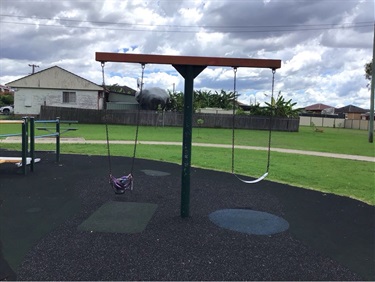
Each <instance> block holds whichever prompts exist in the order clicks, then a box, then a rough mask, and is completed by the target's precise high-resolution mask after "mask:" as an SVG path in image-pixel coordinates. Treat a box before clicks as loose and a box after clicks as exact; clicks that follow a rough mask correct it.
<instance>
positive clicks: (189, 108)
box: [174, 65, 206, 218]
mask: <svg viewBox="0 0 375 282" xmlns="http://www.w3.org/2000/svg"><path fill="white" fill-rule="evenodd" d="M174 67H175V69H176V70H177V71H178V72H179V73H180V74H181V75H182V76H183V77H184V78H185V89H184V123H183V140H182V175H181V217H183V218H185V217H188V216H189V209H190V166H191V139H192V128H193V123H192V116H193V92H194V78H195V77H196V76H197V75H198V74H200V73H201V72H202V71H203V70H204V69H205V68H206V67H205V66H191V65H174Z"/></svg>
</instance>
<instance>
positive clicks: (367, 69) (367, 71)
mask: <svg viewBox="0 0 375 282" xmlns="http://www.w3.org/2000/svg"><path fill="white" fill-rule="evenodd" d="M371 76H372V61H370V62H368V63H367V64H365V77H366V79H367V80H371Z"/></svg>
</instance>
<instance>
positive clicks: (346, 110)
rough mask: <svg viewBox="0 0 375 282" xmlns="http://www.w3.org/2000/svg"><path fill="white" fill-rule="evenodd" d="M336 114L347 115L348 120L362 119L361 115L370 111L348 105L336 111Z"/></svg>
mask: <svg viewBox="0 0 375 282" xmlns="http://www.w3.org/2000/svg"><path fill="white" fill-rule="evenodd" d="M336 112H337V113H338V114H345V118H346V119H361V115H362V114H364V113H366V112H368V110H365V109H362V108H360V107H356V106H353V105H348V106H345V107H342V108H338V109H336Z"/></svg>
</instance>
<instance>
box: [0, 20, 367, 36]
mask: <svg viewBox="0 0 375 282" xmlns="http://www.w3.org/2000/svg"><path fill="white" fill-rule="evenodd" d="M0 22H1V23H5V24H16V25H29V26H44V27H53V28H67V27H69V28H78V29H97V30H109V31H111V30H113V31H134V32H145V31H151V32H166V33H168V32H170V33H198V32H205V33H216V32H223V33H263V32H292V31H295V32H296V31H319V30H338V29H352V28H366V27H367V28H368V27H371V25H369V24H361V25H359V24H355V25H347V26H336V27H324V28H323V27H320V28H313V27H311V28H308V27H307V28H294V29H292V28H284V29H262V30H220V28H217V29H216V30H204V28H205V27H196V28H197V29H196V30H181V29H166V30H157V29H152V28H153V26H151V25H150V26H149V27H150V29H139V28H137V29H135V28H114V27H92V26H77V25H54V24H41V23H21V22H11V21H0ZM199 28H200V29H199Z"/></svg>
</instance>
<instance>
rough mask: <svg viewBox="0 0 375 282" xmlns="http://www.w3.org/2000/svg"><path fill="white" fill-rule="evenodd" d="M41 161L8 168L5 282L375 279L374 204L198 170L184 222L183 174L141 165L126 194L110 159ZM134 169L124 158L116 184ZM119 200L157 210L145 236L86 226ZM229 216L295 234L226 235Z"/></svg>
mask: <svg viewBox="0 0 375 282" xmlns="http://www.w3.org/2000/svg"><path fill="white" fill-rule="evenodd" d="M0 153H1V155H3V156H14V155H15V154H16V153H15V152H7V151H0ZM38 157H40V158H41V159H42V160H41V162H40V163H38V164H36V165H35V171H34V172H33V173H28V174H27V175H26V176H24V175H20V174H19V173H18V172H17V168H15V167H14V166H13V165H8V164H7V165H1V166H0V201H1V202H0V240H1V254H2V255H1V256H0V265H1V267H0V280H1V279H3V280H12V279H13V280H14V279H17V280H375V273H374V268H373V266H374V263H375V259H374V247H375V245H374V240H375V238H374V230H375V208H374V206H369V205H367V204H364V203H362V202H360V201H356V200H353V199H349V198H346V197H340V196H335V195H331V194H324V193H320V192H315V191H311V190H306V189H301V188H296V187H292V186H289V185H283V184H277V183H273V182H270V181H267V180H265V181H262V182H260V183H258V184H253V185H249V184H244V183H242V182H240V181H237V180H236V179H235V178H234V177H233V176H231V175H230V174H228V173H223V172H217V171H210V170H204V169H196V168H192V169H191V185H190V186H191V191H190V216H189V217H188V218H181V217H180V197H181V188H180V187H181V166H180V165H176V164H169V163H163V162H156V161H149V160H141V159H137V160H136V162H135V169H134V177H135V180H134V190H133V191H131V192H126V193H125V194H123V195H115V194H114V192H113V191H112V189H111V187H110V185H109V184H108V168H107V159H106V157H98V156H83V155H62V156H61V162H60V164H56V163H55V162H54V158H55V156H54V155H53V154H50V153H40V152H39V153H38ZM130 164H131V161H130V160H129V159H128V158H121V157H113V158H112V166H113V173H114V175H116V176H120V175H124V174H126V173H128V172H129V169H130ZM145 171H146V172H147V173H145ZM150 171H154V172H153V173H149V172H150ZM155 171H157V172H163V173H155ZM353 189H356V187H353ZM116 202H117V203H125V204H126V203H138V204H140V205H141V207H142V205H143V204H145V203H147V204H150V206H148V207H147V208H146V209H148V208H150V210H149V212H146V215H142V217H144V219H147V220H145V221H144V222H143V225H142V224H140V225H139V226H138V227H139V229H138V230H137V232H133V233H132V232H127V231H126V230H125V231H126V232H124V233H119V232H116V231H114V232H112V231H109V230H106V229H105V230H104V231H94V230H89V229H90V228H87V230H85V228H83V227H82V226H83V225H84V224H85V222H86V223H87V220H90V217H92V216H95V213H96V212H98V211H100V209H101V207H103V206H106V203H116ZM115 205H116V204H115ZM136 206H137V205H136ZM137 208H139V206H138V207H134V206H133V207H130V209H132V211H133V213H132V214H134V209H135V211H136V210H137ZM144 208H145V207H144V206H143V207H142V208H141V210H142V211H140V212H141V213H142V212H144ZM225 209H235V210H238V209H240V210H249V211H258V212H264V213H268V214H271V215H275V216H277V217H280V218H283V219H285V220H286V221H287V222H288V224H289V228H288V229H286V230H285V231H283V232H279V233H275V234H273V235H254V234H248V233H244V232H238V231H235V230H230V229H227V228H222V227H220V226H218V225H217V224H215V223H214V222H212V221H211V220H210V218H209V216H210V214H212V213H214V212H216V211H219V210H225ZM106 212H109V214H110V215H109V216H110V217H111V218H112V219H113V218H114V217H116V213H115V212H114V211H113V210H111V209H109V210H106ZM106 216H108V214H107V215H104V218H105V217H106ZM118 217H124V214H123V213H121V212H120V213H119V214H118ZM140 218H141V217H140ZM116 220H117V219H116ZM132 220H134V219H132ZM93 222H94V223H95V222H98V221H97V220H94V221H93ZM104 222H105V220H104ZM103 224H105V223H103ZM109 226H110V227H111V225H109ZM106 228H108V225H107V227H106Z"/></svg>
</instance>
